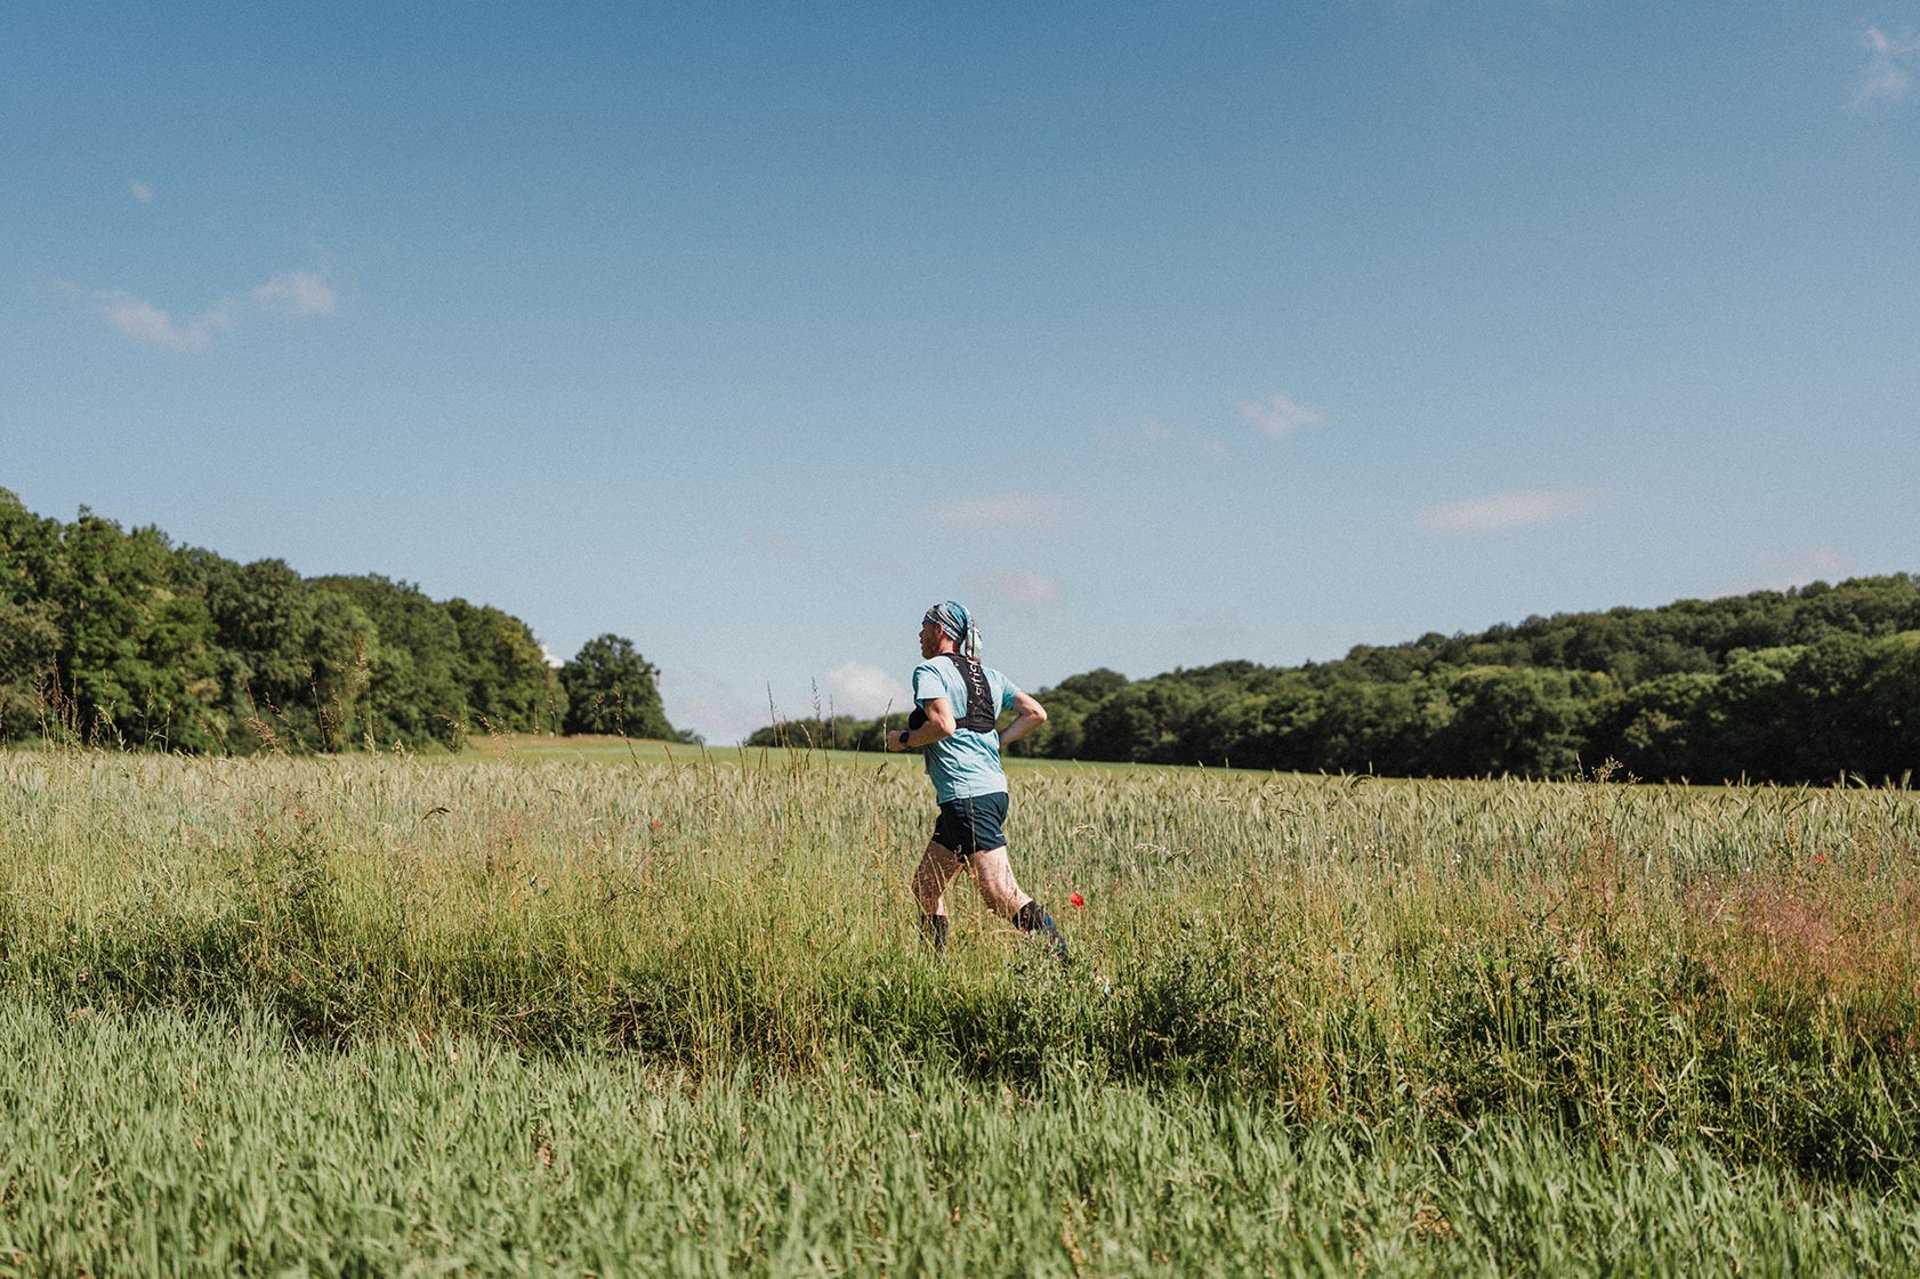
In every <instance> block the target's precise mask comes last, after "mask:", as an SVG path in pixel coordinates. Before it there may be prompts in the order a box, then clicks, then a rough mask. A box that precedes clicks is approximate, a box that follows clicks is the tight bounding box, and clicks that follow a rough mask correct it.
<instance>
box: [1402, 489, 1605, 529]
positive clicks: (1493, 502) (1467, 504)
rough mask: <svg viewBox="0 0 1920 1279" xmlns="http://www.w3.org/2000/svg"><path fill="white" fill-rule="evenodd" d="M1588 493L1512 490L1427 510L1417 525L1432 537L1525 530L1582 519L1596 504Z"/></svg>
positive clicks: (1593, 494) (1557, 490)
mask: <svg viewBox="0 0 1920 1279" xmlns="http://www.w3.org/2000/svg"><path fill="white" fill-rule="evenodd" d="M1599 501H1600V495H1599V494H1597V493H1595V492H1593V491H1592V490H1590V489H1576V488H1539V489H1515V490H1513V491H1512V492H1508V493H1489V494H1487V495H1486V496H1485V497H1472V498H1468V499H1467V500H1465V501H1463V502H1448V503H1446V504H1444V505H1441V506H1430V507H1428V508H1427V509H1426V510H1424V511H1422V512H1420V523H1421V524H1422V525H1423V526H1424V527H1426V528H1429V529H1432V530H1433V531H1434V532H1436V533H1486V532H1492V531H1494V530H1496V529H1509V528H1529V527H1532V526H1533V525H1536V524H1552V523H1556V522H1558V521H1560V520H1570V519H1573V518H1574V517H1576V516H1579V515H1584V514H1586V513H1587V512H1588V511H1590V510H1592V509H1593V508H1594V507H1595V506H1596V505H1598V504H1599Z"/></svg>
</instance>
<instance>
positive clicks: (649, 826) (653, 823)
mask: <svg viewBox="0 0 1920 1279" xmlns="http://www.w3.org/2000/svg"><path fill="white" fill-rule="evenodd" d="M647 829H648V830H659V829H660V823H659V821H657V820H655V821H651V822H648V823H647Z"/></svg>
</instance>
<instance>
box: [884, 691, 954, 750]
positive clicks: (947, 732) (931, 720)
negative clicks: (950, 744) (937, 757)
mask: <svg viewBox="0 0 1920 1279" xmlns="http://www.w3.org/2000/svg"><path fill="white" fill-rule="evenodd" d="M921 709H922V710H924V711H926V713H927V722H926V723H924V724H922V725H921V726H920V727H918V728H915V729H910V730H907V731H904V732H902V733H901V734H900V736H898V737H895V736H894V735H893V734H892V733H888V734H887V749H888V750H906V749H907V748H908V747H910V746H931V745H933V744H934V743H935V742H937V741H941V740H942V739H944V738H948V737H952V736H953V729H954V723H953V703H951V702H949V701H948V700H947V699H946V698H944V697H934V698H929V699H928V701H927V704H926V705H925V706H923V707H921ZM895 742H898V743H899V745H898V746H896V745H894V743H895Z"/></svg>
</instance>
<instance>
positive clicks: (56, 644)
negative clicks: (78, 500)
mask: <svg viewBox="0 0 1920 1279" xmlns="http://www.w3.org/2000/svg"><path fill="white" fill-rule="evenodd" d="M657 675H658V671H657V670H655V668H654V667H653V666H652V665H651V664H649V663H648V662H647V661H646V660H645V659H644V658H642V657H641V656H640V654H639V653H638V652H636V651H635V650H634V647H633V644H632V643H631V641H629V640H627V639H625V638H623V637H621V636H618V635H602V636H600V637H599V638H597V639H593V640H590V641H588V642H587V644H586V645H585V646H584V647H582V649H581V650H580V653H579V655H578V656H576V657H575V658H574V659H573V660H572V661H570V662H567V663H566V664H565V665H563V666H561V667H559V668H557V669H556V668H554V667H552V666H549V665H548V664H547V661H546V658H545V654H544V653H543V652H542V650H541V648H540V645H539V642H538V641H537V640H535V639H534V636H533V632H532V631H531V630H529V629H528V627H527V624H526V623H525V622H522V621H521V620H520V619H518V618H516V617H513V616H510V615H509V614H507V613H503V612H501V611H500V610H499V609H497V608H492V607H489V606H486V605H474V604H470V603H468V602H467V601H466V600H463V599H452V600H445V601H436V600H432V599H429V598H428V597H427V596H426V595H424V594H423V593H422V592H421V591H420V590H419V588H418V587H416V586H411V585H408V584H407V583H405V582H396V581H391V580H389V579H387V578H385V577H380V576H372V575H369V576H365V577H316V578H305V577H301V576H300V575H299V574H298V573H296V572H294V571H293V570H292V569H290V568H288V567H287V565H286V564H284V563H282V562H281V561H279V560H259V561H256V562H254V563H251V564H236V563H234V562H233V561H231V560H227V559H223V558H221V557H220V556H218V555H216V554H214V553H213V552H211V551H206V550H200V549H198V548H194V547H176V546H174V545H173V544H172V542H171V540H170V539H169V538H168V537H167V535H166V534H165V533H162V532H161V531H160V530H159V529H156V528H151V527H146V528H135V529H132V530H130V531H129V530H126V529H123V528H121V526H120V525H118V524H116V523H114V522H112V521H110V520H105V519H102V518H100V517H99V516H97V515H94V514H93V513H91V512H90V511H88V510H87V509H86V508H84V507H83V508H81V511H80V515H79V518H78V519H76V520H75V521H74V522H73V523H71V524H68V523H63V522H61V521H59V520H55V519H47V518H43V517H40V516H36V515H34V514H33V513H31V512H29V511H28V510H27V509H26V508H25V507H24V506H23V505H21V502H20V499H19V498H18V497H17V496H16V495H15V494H13V493H11V492H8V491H7V490H5V489H0V741H19V740H23V739H28V738H58V739H63V740H69V741H78V742H84V743H95V744H102V745H115V746H137V747H153V748H158V749H166V750H180V751H192V752H199V751H220V752H230V753H235V754H244V753H250V752H254V751H261V750H281V751H337V750H342V749H345V748H349V747H356V746H374V747H379V748H382V749H386V748H391V747H393V746H396V745H398V746H404V747H408V748H419V747H423V746H428V745H432V744H436V743H437V744H439V745H442V746H448V747H457V746H458V745H459V744H460V743H461V741H462V740H463V739H464V738H465V737H466V736H467V735H468V734H470V733H476V732H547V733H551V732H562V731H564V732H570V733H577V732H590V733H612V732H618V733H624V734H626V735H628V736H632V737H667V738H672V737H680V736H682V735H681V734H677V733H675V731H674V729H673V727H672V725H670V724H669V723H668V722H667V718H666V715H665V713H664V711H663V710H662V708H661V703H660V694H659V691H658V689H657V687H656V684H655V679H656V676H657Z"/></svg>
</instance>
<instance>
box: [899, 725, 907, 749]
mask: <svg viewBox="0 0 1920 1279" xmlns="http://www.w3.org/2000/svg"><path fill="white" fill-rule="evenodd" d="M900 749H901V750H905V749H907V730H906V729H904V728H903V729H901V730H900Z"/></svg>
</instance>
